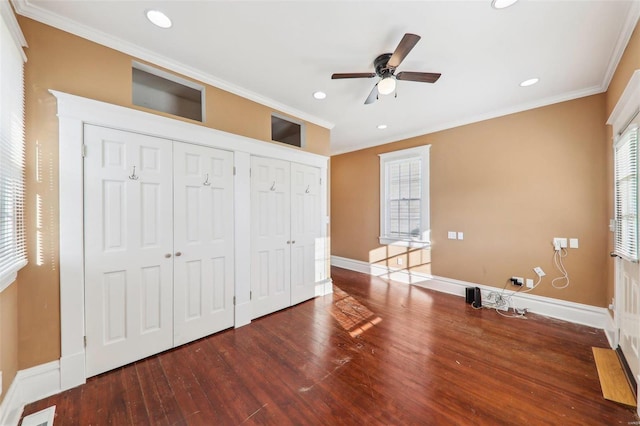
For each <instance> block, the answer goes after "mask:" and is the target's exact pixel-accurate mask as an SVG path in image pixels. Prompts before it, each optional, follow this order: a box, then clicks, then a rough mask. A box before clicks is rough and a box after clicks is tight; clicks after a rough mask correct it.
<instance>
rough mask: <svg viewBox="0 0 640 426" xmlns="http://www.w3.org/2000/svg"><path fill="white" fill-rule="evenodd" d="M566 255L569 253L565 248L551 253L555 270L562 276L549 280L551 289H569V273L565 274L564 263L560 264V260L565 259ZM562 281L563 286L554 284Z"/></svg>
mask: <svg viewBox="0 0 640 426" xmlns="http://www.w3.org/2000/svg"><path fill="white" fill-rule="evenodd" d="M568 254H569V252H568V251H567V249H566V248H561V249H560V250H556V251H555V252H554V253H553V263H554V265H555V266H556V268H557V269H558V270H559V271H560V273H561V274H562V276H561V277H557V278H554V279H553V280H551V285H552V286H553V288H555V289H558V290H561V289H563V288H567V287H569V272H567V268H565V266H564V263H563V262H562V259H563V258H565V257H567V255H568ZM563 280H566V282H565V283H564V284H561V285H560V284H556V283H557V282H560V281H563Z"/></svg>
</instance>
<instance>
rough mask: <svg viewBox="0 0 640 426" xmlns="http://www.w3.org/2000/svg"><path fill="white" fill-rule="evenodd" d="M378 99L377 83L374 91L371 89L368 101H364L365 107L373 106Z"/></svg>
mask: <svg viewBox="0 0 640 426" xmlns="http://www.w3.org/2000/svg"><path fill="white" fill-rule="evenodd" d="M376 99H378V84H377V83H376V85H375V86H373V89H371V93H369V96H367V100H366V101H364V104H365V105H369V104H372V103H374V102H375V101H376Z"/></svg>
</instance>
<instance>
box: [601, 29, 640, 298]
mask: <svg viewBox="0 0 640 426" xmlns="http://www.w3.org/2000/svg"><path fill="white" fill-rule="evenodd" d="M639 69H640V22H639V23H638V24H637V25H636V28H635V30H634V32H633V34H632V35H631V39H630V40H629V43H628V44H627V47H626V49H625V51H624V54H623V55H622V58H621V59H620V63H619V64H618V67H617V68H616V72H615V73H614V74H613V78H612V79H611V83H609V88H608V90H607V93H606V99H607V104H606V105H607V110H606V116H605V117H606V118H607V119H608V118H609V116H610V115H611V112H612V111H613V108H615V106H616V104H617V103H618V100H619V99H620V96H622V92H623V91H624V89H625V87H626V86H627V84H628V83H629V80H630V79H631V75H632V74H633V72H634V71H636V70H639ZM612 143H613V129H612V128H611V126H607V139H606V145H607V146H608V147H611V144H612ZM606 175H607V186H606V187H607V189H608V190H609V191H608V196H607V201H608V205H607V208H608V211H609V212H613V150H612V149H611V148H609V149H608V150H607V174H606ZM612 250H613V238H609V246H608V251H612ZM613 294H614V262H613V259H609V261H608V262H607V300H611V299H612V298H613Z"/></svg>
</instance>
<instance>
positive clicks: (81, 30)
mask: <svg viewBox="0 0 640 426" xmlns="http://www.w3.org/2000/svg"><path fill="white" fill-rule="evenodd" d="M11 2H12V3H13V5H14V8H15V10H16V13H18V14H19V15H22V16H24V17H27V18H30V19H33V20H35V21H38V22H41V23H43V24H46V25H49V26H52V27H54V28H58V29H60V30H63V31H66V32H68V33H71V34H73V35H76V36H78V37H81V38H84V39H87V40H90V41H92V42H94V43H98V44H101V45H103V46H107V47H109V48H111V49H114V50H117V51H119V52H122V53H126V54H127V55H130V56H133V57H134V58H137V59H141V60H143V61H146V62H149V63H151V64H155V65H157V66H160V67H163V68H166V69H168V70H171V71H173V72H176V73H179V74H182V75H184V76H186V77H189V78H193V79H194V80H197V81H199V82H202V83H205V84H208V85H211V86H214V87H217V88H218V89H222V90H225V91H227V92H230V93H233V94H234V95H238V96H241V97H243V98H246V99H248V100H251V101H253V102H257V103H259V104H262V105H264V106H267V107H269V108H273V109H275V110H277V111H280V112H283V113H285V114H288V115H291V116H293V117H296V118H299V119H301V120H304V121H307V122H309V123H313V124H316V125H318V126H321V127H324V128H326V129H332V128H333V127H334V123H331V122H329V121H327V120H324V119H322V118H320V117H316V116H314V115H311V114H308V113H306V112H304V111H301V110H299V109H296V108H292V107H290V106H288V105H285V104H283V103H281V102H278V101H276V100H274V99H271V98H267V97H265V96H262V95H260V94H258V93H255V92H252V91H250V90H247V89H245V88H243V87H240V86H237V85H235V84H232V83H229V82H228V81H225V80H222V79H220V78H217V77H215V76H213V75H211V74H208V73H206V72H203V71H201V70H198V69H196V68H193V67H189V66H186V65H184V64H181V63H179V62H176V61H174V60H172V59H170V58H167V57H165V56H162V55H158V54H157V53H155V52H152V51H150V50H147V49H143V48H141V47H140V46H137V45H135V44H134V43H131V42H128V41H125V40H122V39H119V38H116V37H113V36H111V35H108V34H106V33H103V32H101V31H97V30H95V29H93V28H91V27H89V26H86V25H82V24H80V23H78V22H75V21H71V20H69V19H66V18H64V17H62V16H60V15H58V14H55V13H52V12H49V11H47V10H45V9H43V8H41V7H39V6H36V5H34V4H32V3H31V2H30V1H29V0H11Z"/></svg>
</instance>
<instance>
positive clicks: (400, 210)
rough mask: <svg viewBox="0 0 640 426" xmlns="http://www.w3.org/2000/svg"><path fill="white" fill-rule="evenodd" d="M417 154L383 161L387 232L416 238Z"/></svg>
mask: <svg viewBox="0 0 640 426" xmlns="http://www.w3.org/2000/svg"><path fill="white" fill-rule="evenodd" d="M421 163H422V162H421V161H420V158H409V159H406V160H398V161H392V162H389V163H388V164H387V191H388V196H387V236H389V237H395V238H401V239H407V238H420V229H421V223H420V219H421V214H420V212H421V211H422V209H421V205H422V179H421V177H422V170H421Z"/></svg>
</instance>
